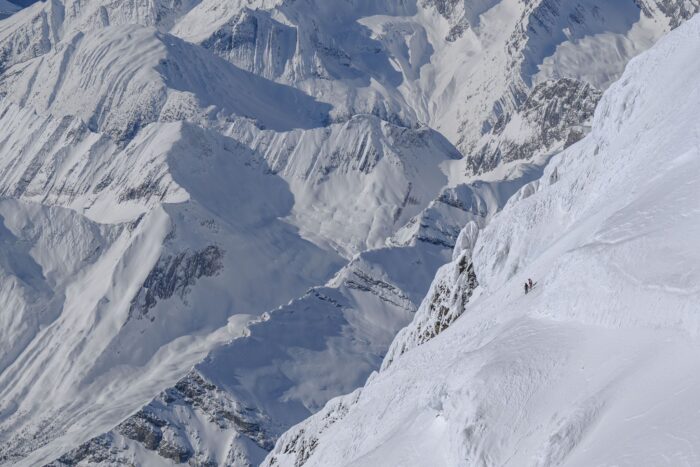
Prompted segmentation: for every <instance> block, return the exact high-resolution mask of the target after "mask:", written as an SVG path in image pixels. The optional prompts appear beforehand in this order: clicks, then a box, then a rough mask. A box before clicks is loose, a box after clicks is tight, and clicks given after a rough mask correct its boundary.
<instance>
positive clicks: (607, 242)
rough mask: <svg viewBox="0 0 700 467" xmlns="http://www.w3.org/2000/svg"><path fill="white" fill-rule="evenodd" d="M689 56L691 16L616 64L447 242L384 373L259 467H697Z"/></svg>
mask: <svg viewBox="0 0 700 467" xmlns="http://www.w3.org/2000/svg"><path fill="white" fill-rule="evenodd" d="M699 53H700V19H694V20H691V21H690V22H689V23H687V24H686V25H684V26H681V27H680V28H679V29H678V30H676V31H675V32H673V33H671V34H670V35H669V36H668V37H666V38H664V39H663V40H662V41H661V42H660V43H659V44H657V45H656V46H655V47H653V48H652V50H650V51H649V52H647V53H645V54H644V55H643V56H641V57H639V58H637V59H635V60H633V61H632V62H631V63H630V64H629V65H628V67H627V70H626V71H625V73H624V75H623V76H622V78H621V79H620V80H619V81H618V82H617V83H615V84H614V85H613V86H612V87H611V89H610V90H609V91H608V92H607V93H606V94H605V95H604V96H603V99H602V101H601V103H600V106H599V108H598V110H597V111H596V116H595V119H594V122H593V130H592V133H591V134H590V136H588V137H587V138H585V139H584V140H583V141H582V142H580V143H579V144H577V145H575V146H573V147H571V148H570V149H569V150H567V151H565V152H564V153H562V154H560V155H558V156H555V157H554V159H553V160H552V162H551V163H550V164H549V166H548V167H547V169H546V171H545V174H544V176H543V177H542V179H541V180H540V181H539V182H536V183H534V184H532V185H530V186H527V187H525V188H524V189H523V191H522V194H521V196H518V197H516V198H514V199H513V200H512V201H511V202H510V203H509V205H508V206H507V207H506V208H505V209H504V211H502V213H501V214H499V215H497V216H496V218H495V219H494V220H493V222H491V223H490V225H489V226H488V227H486V229H485V230H484V231H483V232H482V233H481V235H479V238H478V240H476V243H475V245H474V246H473V249H472V247H471V245H470V244H469V242H464V243H462V244H461V245H459V246H458V247H457V250H456V251H455V261H454V263H452V264H450V265H447V266H445V267H444V268H443V269H442V270H441V272H440V273H439V275H438V277H437V278H436V281H435V283H434V284H433V288H432V289H431V293H429V294H428V297H427V298H426V300H425V301H424V302H423V305H421V309H420V310H419V311H418V319H417V320H416V321H414V323H413V324H412V325H411V326H410V327H409V328H407V332H403V333H402V334H401V335H400V336H399V337H398V338H397V340H396V341H395V342H394V347H398V350H397V351H396V352H394V353H392V358H393V360H392V361H385V368H384V369H383V371H381V372H380V373H379V374H376V375H374V376H373V377H372V378H370V380H369V381H368V383H367V385H366V386H365V387H364V388H362V389H360V390H358V391H356V392H354V393H353V394H351V395H349V396H345V397H342V398H339V399H335V400H333V401H331V402H329V404H328V405H327V406H326V407H325V409H323V410H322V411H321V412H320V413H319V414H317V415H316V416H314V417H312V418H311V419H310V420H309V421H306V422H304V423H302V424H300V425H298V426H297V427H295V428H294V429H292V430H291V431H289V432H288V433H287V434H285V435H284V436H283V437H282V438H281V439H280V441H279V442H278V443H277V446H276V447H275V450H274V451H273V452H272V453H271V455H270V456H269V457H268V458H267V460H266V465H296V466H299V465H306V466H312V465H318V466H327V465H354V466H370V465H371V466H389V465H402V466H426V465H435V466H437V465H445V466H448V465H449V466H457V465H464V466H474V465H484V466H485V465H499V466H528V465H532V466H553V465H567V466H591V465H626V466H643V465H649V466H658V465H669V466H670V465H673V466H678V465H697V464H698V463H700V456H699V455H698V448H699V447H700V422H699V420H698V417H697V412H698V410H700V405H699V404H698V400H697V397H696V394H697V391H698V389H699V388H700V376H699V371H698V370H700V352H699V351H700V340H699V339H698V336H699V332H700V308H699V305H698V304H699V303H700V288H699V287H698V284H699V283H700V267H699V266H698V265H699V264H700V249H699V248H698V246H697V240H696V239H697V238H700V237H699V235H700V137H699V136H698V135H700V120H699V119H698V116H697V108H698V106H699V105H700V93H698V86H697V76H698V73H700V66H699V65H698V62H697V60H695V58H696V57H697V56H698V54H699ZM465 232H466V231H465ZM469 266H473V269H471V268H470V267H469ZM470 271H471V274H470ZM470 276H471V279H472V280H467V279H469V278H470ZM528 277H531V278H533V279H534V280H535V281H536V283H537V284H536V287H535V289H534V291H532V292H531V293H530V294H528V295H525V294H524V293H523V283H524V282H525V280H526V279H527V278H528ZM441 315H442V316H447V315H455V316H456V317H457V318H456V319H454V320H452V321H451V322H447V323H446V324H447V326H439V325H435V326H433V327H431V330H433V331H436V332H434V333H433V336H431V337H430V338H428V339H424V340H423V341H422V342H419V343H416V342H415V339H413V336H415V335H417V334H416V332H411V331H419V330H420V328H419V326H421V325H423V326H424V325H425V323H426V322H431V320H432V322H438V321H439V320H438V318H439V317H440V316H441ZM460 315H461V316H460ZM450 324H451V325H450ZM423 329H425V328H423ZM416 344H418V345H416ZM401 347H403V348H404V349H403V350H404V352H403V354H402V355H400V354H401V351H400V350H401Z"/></svg>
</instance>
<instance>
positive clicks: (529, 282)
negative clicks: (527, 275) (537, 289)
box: [527, 279, 535, 290]
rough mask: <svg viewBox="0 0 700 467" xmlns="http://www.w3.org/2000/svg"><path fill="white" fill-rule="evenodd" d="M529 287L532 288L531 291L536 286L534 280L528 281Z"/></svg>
mask: <svg viewBox="0 0 700 467" xmlns="http://www.w3.org/2000/svg"><path fill="white" fill-rule="evenodd" d="M527 285H529V286H530V290H532V288H533V287H534V286H535V284H533V283H532V279H528V280H527Z"/></svg>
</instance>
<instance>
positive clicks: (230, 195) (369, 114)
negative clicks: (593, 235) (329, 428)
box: [0, 0, 693, 465]
mask: <svg viewBox="0 0 700 467" xmlns="http://www.w3.org/2000/svg"><path fill="white" fill-rule="evenodd" d="M433 3H434V2H421V3H418V2H415V3H414V2H404V1H393V0H392V1H387V2H369V1H357V0H353V1H348V2H340V3H339V2H317V1H297V2H290V1H253V2H248V1H246V2H238V1H234V2H222V1H221V0H204V1H202V2H197V1H180V0H134V1H126V2H124V1H111V0H89V1H84V0H81V1H73V0H65V1H64V0H51V1H47V2H42V3H37V4H35V5H33V6H31V7H29V8H26V9H24V10H22V11H20V12H18V13H17V14H15V15H13V16H12V18H10V19H8V20H6V21H2V22H0V50H1V51H2V52H1V53H2V67H0V70H2V75H1V76H0V83H1V89H0V90H1V91H2V96H3V97H2V103H0V119H1V120H2V125H1V127H2V128H3V130H2V131H0V168H1V169H0V193H1V194H2V196H3V197H4V198H9V200H8V204H7V206H13V207H12V212H10V211H9V210H10V208H9V207H8V208H6V209H7V211H5V213H4V214H3V218H4V220H3V225H4V226H5V229H6V230H7V232H5V230H3V231H2V235H1V238H3V242H4V243H3V245H6V248H5V249H3V251H2V254H0V258H1V259H2V262H0V271H2V273H1V274H2V276H3V287H4V289H3V290H4V291H3V292H2V294H3V295H2V297H3V299H4V302H3V303H8V304H11V306H8V307H7V308H4V309H3V314H2V318H1V319H2V323H3V324H7V327H6V329H8V331H3V332H5V334H3V336H2V337H3V338H6V339H7V340H6V341H4V342H3V345H4V347H3V348H2V350H3V351H4V352H7V354H6V355H7V358H5V359H4V360H2V365H3V367H4V369H0V372H1V373H0V438H2V439H3V441H6V442H4V443H3V445H2V447H1V448H0V463H7V464H19V465H33V464H36V463H41V462H46V461H50V460H53V459H55V458H56V457H57V456H59V455H60V454H62V453H65V452H68V451H71V453H70V455H68V457H66V458H65V459H76V458H77V457H76V451H75V448H76V446H80V445H81V443H83V442H85V441H86V440H90V439H92V441H90V442H89V443H88V445H82V446H80V447H79V448H78V450H77V451H78V454H80V455H85V456H86V457H83V458H81V459H82V462H83V463H86V462H88V460H89V459H91V458H92V457H90V456H93V455H96V456H99V455H100V452H102V450H103V448H104V449H108V450H109V449H111V448H112V447H121V446H126V447H127V448H128V449H127V451H125V452H123V453H122V454H123V456H125V458H128V459H132V461H133V462H135V463H137V464H150V463H156V462H161V463H162V462H165V463H172V462H175V461H176V460H178V459H181V458H182V456H190V457H188V459H200V460H201V459H204V460H206V459H209V458H211V459H214V460H215V462H219V463H224V464H226V463H229V462H230V459H229V458H227V456H228V455H229V454H231V455H235V456H236V459H237V460H238V461H240V462H241V463H245V462H249V461H251V460H259V459H261V458H262V456H263V455H264V452H263V451H264V450H265V449H269V448H270V447H271V445H272V443H273V441H274V439H275V438H276V437H277V436H278V435H279V434H280V433H281V432H282V431H283V430H285V429H286V428H288V427H289V425H291V424H293V423H297V422H298V421H300V420H301V419H302V418H303V417H306V416H308V415H309V414H310V413H311V412H314V411H316V410H318V409H319V408H320V407H321V406H323V404H324V403H325V401H326V400H327V399H328V398H330V397H333V396H335V395H337V394H340V393H343V392H348V391H350V390H352V389H353V388H355V387H357V386H359V385H360V384H361V383H362V382H363V381H364V380H365V378H366V376H367V375H368V374H369V373H370V372H371V371H372V370H373V369H376V368H378V366H379V364H380V361H381V359H382V357H383V356H384V353H385V352H386V349H387V348H388V345H389V343H390V341H391V339H392V337H393V334H394V333H395V332H396V330H398V329H399V328H400V327H401V326H403V325H404V324H405V323H406V322H407V321H408V319H409V318H410V313H412V312H413V311H414V310H415V309H416V308H417V305H418V303H419V301H420V299H421V298H422V297H423V295H424V294H425V292H426V291H427V289H428V285H429V281H430V279H431V278H432V276H433V275H434V272H435V269H436V268H437V267H438V266H439V265H440V264H441V263H442V262H444V261H446V260H447V259H449V254H447V250H448V249H450V248H451V247H452V246H453V244H454V242H455V241H456V240H457V234H458V231H459V228H460V227H461V225H462V224H463V223H465V222H468V221H475V223H476V224H477V226H480V227H481V226H483V225H485V224H486V223H487V222H488V220H489V219H491V217H492V215H493V213H494V212H495V211H496V210H498V209H500V208H501V207H502V205H503V204H504V203H505V201H506V199H507V198H508V197H509V196H511V195H512V194H513V193H514V192H515V191H516V190H517V188H518V187H519V186H520V185H521V184H524V183H528V182H530V181H531V180H532V179H533V178H536V177H537V176H539V174H540V173H541V169H540V168H538V166H537V164H539V163H540V162H541V161H544V160H546V158H547V156H548V155H550V153H551V152H553V151H556V150H558V149H560V148H561V147H563V146H565V145H566V144H568V142H570V141H573V140H574V139H576V138H578V135H579V133H580V132H581V130H583V131H587V128H586V124H587V121H588V119H589V117H590V112H591V110H592V107H593V106H594V105H595V102H596V100H597V96H598V92H597V91H596V90H595V89H594V88H593V87H591V86H588V85H586V84H585V83H593V86H599V87H603V86H604V85H605V83H607V82H608V81H609V80H610V78H611V76H616V73H618V72H619V70H621V68H622V66H623V65H624V63H625V62H626V61H627V59H628V58H629V57H630V56H632V55H634V54H636V53H637V52H639V51H641V50H643V49H644V48H646V47H648V46H649V45H650V44H651V42H652V41H653V40H654V39H655V38H656V37H658V35H659V34H661V32H663V31H665V30H666V29H667V28H668V27H670V26H671V25H674V24H675V23H676V22H678V20H680V19H682V18H684V17H685V16H687V15H688V14H690V13H691V12H692V11H693V8H692V5H691V4H690V3H686V4H684V6H683V7H681V6H680V3H676V2H659V3H658V4H657V3H648V4H647V5H645V7H644V8H645V10H644V11H645V12H646V13H647V14H648V15H649V17H647V16H643V17H642V16H641V13H640V11H641V10H640V9H639V8H637V7H636V6H631V3H630V4H624V5H622V4H620V5H618V4H614V5H610V4H609V2H603V3H600V2H593V1H590V2H583V3H584V6H585V7H586V8H587V10H586V11H587V13H586V14H584V15H583V16H582V17H581V18H583V19H585V21H583V22H582V23H581V24H578V23H576V26H575V27H574V29H573V31H574V34H573V35H572V36H571V37H567V34H568V33H564V34H563V35H562V34H560V32H562V31H566V28H568V27H570V26H571V27H573V26H572V24H571V21H574V20H572V19H571V16H570V15H569V14H570V13H571V12H572V11H573V10H575V6H574V5H573V3H575V2H544V1H541V2H531V3H525V2H519V1H515V0H504V1H502V2H495V1H494V2H490V1H486V2H469V3H468V4H467V3H464V5H463V6H460V5H459V2H451V3H450V4H451V6H449V5H447V3H439V4H433ZM579 3H580V2H579ZM595 6H598V7H599V8H600V9H601V10H600V12H599V13H600V14H594V13H595ZM601 12H602V13H601ZM545 13H546V14H545ZM596 15H597V16H596ZM613 18H614V19H616V20H615V21H612V19H613ZM606 19H607V20H609V21H610V22H609V23H606V22H605V20H606ZM540 20H541V21H543V22H542V24H543V25H544V26H542V28H535V29H531V28H530V27H529V25H530V24H531V23H532V24H534V22H535V21H540ZM617 20H619V22H618V21H617ZM537 24H540V23H537ZM467 25H468V26H469V27H467ZM516 30H517V31H518V33H517V34H516V35H515V36H517V40H516V41H515V42H514V45H513V47H506V44H507V43H508V44H509V43H510V42H508V41H510V39H511V36H513V34H514V33H513V31H516ZM515 36H513V37H515ZM535 36H536V37H535ZM591 37H593V38H595V41H597V42H596V44H598V45H599V47H598V48H597V49H595V53H596V54H597V56H601V57H602V56H605V57H607V58H606V60H605V61H604V63H605V66H603V67H602V68H601V69H593V70H589V69H588V68H589V67H588V66H587V65H586V63H587V62H586V60H584V59H576V60H573V61H562V60H561V59H562V57H563V55H562V54H563V52H561V53H560V52H558V50H560V46H561V47H563V48H566V47H569V48H572V50H574V51H580V54H579V55H576V54H575V53H573V52H571V53H569V52H567V53H566V54H565V55H566V56H571V57H579V56H581V57H586V53H588V52H590V51H591V50H592V47H589V46H584V45H581V44H583V43H584V42H585V41H587V40H588V41H590V40H592V39H591ZM448 39H449V40H448ZM514 40H515V39H514ZM595 41H594V42H595ZM618 43H624V44H626V45H625V46H624V47H621V48H620V50H619V51H614V52H615V53H613V52H610V50H611V49H610V47H611V44H612V45H615V44H618ZM606 47H607V48H606ZM563 48H562V49H561V50H564V49H563ZM602 51H608V52H609V53H607V54H603V52H602ZM525 52H527V53H525ZM618 52H619V53H618ZM577 53H578V52H577ZM551 54H554V56H556V57H557V59H558V61H557V60H554V61H552V63H553V64H552V66H551V67H550V69H549V71H541V70H540V68H538V67H539V65H538V64H539V63H540V62H542V63H545V62H547V60H548V59H549V58H550V56H552V55H551ZM552 57H553V56H552ZM552 60H553V59H552ZM231 62H233V63H231ZM484 64H490V65H489V66H484ZM524 64H526V65H527V66H526V67H525V66H524ZM477 69H478V70H483V73H481V74H478V75H477V74H474V73H473V70H477ZM523 70H525V71H523ZM535 72H537V73H538V74H537V75H536V76H534V75H533V76H530V75H529V74H533V73H535ZM547 73H549V74H550V75H551V76H550V75H548V74H547ZM557 73H558V74H557ZM570 77H573V78H574V79H568V78H570ZM550 78H552V80H550ZM530 81H531V82H530ZM518 83H520V84H518ZM523 83H526V84H523ZM552 83H553V84H552ZM562 83H564V84H563V85H562ZM601 83H603V84H601ZM538 86H539V87H538ZM504 93H506V98H504V99H502V96H503V95H504ZM530 94H531V95H532V96H533V98H532V99H530V100H528V99H525V97H526V96H528V95H530ZM463 96H467V97H466V98H465V99H463V98H462V97H463ZM521 98H523V100H522V102H521ZM494 103H496V105H494ZM579 108H581V110H582V111H580V112H579V111H578V110H579ZM453 114H459V118H455V116H454V115H453ZM467 120H468V122H467ZM460 121H463V122H467V123H466V124H465V125H464V127H463V128H462V129H460V128H458V124H459V122H460ZM484 122H487V123H486V124H484ZM426 123H427V124H428V125H426ZM436 126H439V128H440V129H441V130H442V131H443V132H445V134H446V136H447V138H445V137H444V136H443V135H442V134H441V133H439V132H438V131H436V130H434V129H432V128H431V127H436ZM451 128H452V129H454V131H452V130H451ZM465 135H466V136H465ZM572 135H573V136H572ZM477 136H478V138H479V141H478V144H477V143H474V144H476V146H475V147H482V146H481V145H482V144H483V147H486V148H487V149H488V151H487V152H488V156H489V157H488V158H486V157H484V161H485V162H483V163H481V162H480V163H479V164H475V165H473V167H472V169H470V172H479V171H482V170H485V169H487V168H491V167H496V166H498V169H497V170H496V171H494V172H493V173H491V174H489V175H488V177H487V181H488V182H489V183H486V184H478V183H474V182H475V179H473V178H469V179H468V178H466V177H465V165H464V164H466V162H465V161H459V160H457V159H456V158H457V157H459V155H460V154H459V152H458V151H457V150H456V149H455V147H454V146H453V143H456V142H459V141H461V143H459V144H460V147H461V148H462V149H463V148H464V147H467V146H466V144H467V142H468V141H472V140H474V141H476V140H475V138H477ZM448 140H449V141H452V143H450V142H449V141H448ZM472 142H473V141H472ZM470 144H471V143H470ZM499 151H500V153H499ZM502 154H503V155H502ZM535 155H536V160H535V165H534V166H529V165H528V164H524V165H522V166H519V165H518V166H519V167H525V169H524V171H523V172H522V173H516V174H505V173H504V171H503V169H504V168H505V167H509V166H510V165H509V164H504V161H506V160H511V159H512V160H516V159H519V158H522V157H527V158H529V157H533V156H535ZM468 156H469V158H470V159H469V160H472V161H473V160H475V159H474V156H473V154H471V153H470V154H468ZM516 165H517V164H516ZM528 167H529V168H528ZM503 179H505V180H503ZM528 189H529V190H532V189H534V185H530V186H529V188H528ZM528 193H529V192H528ZM523 196H524V192H523V193H520V194H519V195H518V197H519V198H521V197H523ZM3 202H4V201H3ZM9 203H14V204H9ZM65 208H68V210H66V209H65ZM37 213H44V214H41V215H40V214H37ZM41 216H44V217H42V219H43V220H41V221H39V220H37V219H39V218H40V217H41ZM37 225H39V226H40V227H36V226H37ZM35 230H39V231H42V232H46V234H47V235H48V237H46V238H43V237H40V236H39V237H37V236H36V234H35V233H34V232H35ZM67 239H69V240H70V242H68V241H67ZM389 239H391V240H389ZM463 240H465V238H464V237H463V238H462V239H461V240H460V242H461V241H463ZM387 241H388V243H387ZM36 242H39V243H36ZM42 242H43V243H42ZM32 245H34V246H32ZM36 245H39V246H36ZM385 246H386V248H385ZM71 249H73V250H75V251H72V250H71ZM367 249H373V250H371V251H367ZM67 250H71V251H67ZM88 251H90V253H89V254H88ZM338 253H339V254H341V255H342V256H344V257H345V259H344V260H341V258H339V257H338ZM358 255H359V256H358ZM346 260H348V261H349V264H347V266H346V267H345V268H344V269H342V271H341V272H340V273H339V274H337V275H336V276H335V279H334V280H333V281H331V282H327V281H328V279H329V278H330V277H331V275H332V274H333V273H334V272H335V271H337V270H338V268H340V267H341V265H342V264H344V263H345V262H346ZM63 263H65V264H66V266H61V265H62V264H63ZM69 266H70V267H69ZM64 267H65V269H63V268H64ZM321 284H325V286H320V285H321ZM310 287H312V289H311V292H309V293H307V294H305V291H307V290H309V288H310ZM314 291H315V292H316V293H319V294H320V295H315V294H314ZM319 291H320V292H319ZM323 297H332V298H333V300H334V301H335V302H336V303H337V304H340V306H341V307H340V308H338V307H337V306H336V305H335V304H334V303H332V302H329V301H328V300H325V299H323ZM290 300H292V302H291V303H290V304H289V305H286V306H284V304H285V303H289V301H290ZM281 305H282V308H278V307H280V306H281ZM271 310H276V311H273V312H271ZM263 312H270V315H269V316H270V318H269V319H268V320H267V321H264V322H259V323H257V324H256V325H254V326H251V330H250V336H249V337H248V338H246V339H238V338H239V337H241V336H242V335H244V334H246V333H248V331H247V330H246V325H247V323H248V322H249V321H251V320H252V321H257V320H259V318H260V314H261V313H263ZM319 316H324V317H327V319H328V323H327V324H328V325H327V326H324V325H323V324H324V323H323V322H319V321H318V317H319ZM443 322H444V321H443ZM291 329H296V330H297V332H296V333H294V334H287V333H285V330H291ZM260 349H263V350H266V351H267V350H269V352H268V353H264V352H260ZM258 353H260V354H261V358H260V359H254V358H253V357H251V355H253V356H255V355H257V354H258ZM206 355H208V356H209V358H210V360H208V362H209V363H207V361H204V362H202V363H201V364H198V362H201V360H202V358H204V356H206ZM263 356H264V357H265V358H262V357H263ZM249 362H255V365H253V364H252V363H249ZM193 366H196V371H195V372H192V368H193ZM205 368H206V371H205V370H204V369H205ZM268 376H269V377H270V378H272V379H273V380H276V381H281V383H280V385H279V386H274V387H267V386H265V385H264V384H262V383H260V381H265V377H268ZM260 386H263V387H262V388H260ZM276 388H277V389H279V393H276V392H275V389H276ZM192 391H194V392H192ZM199 392H202V393H204V394H206V397H205V396H202V397H200V396H197V397H193V396H192V395H191V394H195V395H196V394H197V393H199ZM190 393H191V394H190ZM158 394H161V395H160V396H157V395H158ZM163 394H165V395H163ZM168 394H169V395H168ZM149 401H150V402H149ZM248 409H250V410H248ZM221 411H223V412H222V413H223V415H222V413H219V412H221ZM152 413H155V414H156V415H157V416H158V417H160V419H162V420H165V421H166V422H167V423H166V424H162V422H161V421H160V419H149V418H148V417H150V414H152ZM226 414H228V415H226ZM231 414H233V415H231ZM220 415H221V416H220ZM229 416H230V418H227V417H229ZM222 417H223V418H222ZM236 417H238V418H240V420H237V418H236ZM144 420H145V421H144ZM212 420H213V421H212ZM250 424H252V425H255V426H257V427H258V428H255V427H253V426H251V425H250ZM142 428H143V429H144V430H146V431H145V432H144V431H141V429H142ZM100 433H106V434H105V435H104V436H106V437H111V438H110V439H111V441H108V440H107V439H106V438H105V437H99V438H95V436H96V435H98V434H100ZM125 433H126V434H125ZM144 433H152V434H153V436H152V437H151V436H150V435H148V436H145V435H144ZM159 433H160V434H159ZM159 436H160V438H159ZM163 440H164V441H163ZM231 440H233V441H231ZM144 442H145V444H144ZM110 443H112V444H110ZM161 444H162V445H161ZM229 444H231V445H233V446H234V448H233V449H228V446H229ZM85 446H87V447H85ZM183 446H184V448H185V449H180V448H182V447H183ZM81 453H82V454H81ZM71 456H72V457H71ZM78 457H79V456H78ZM95 459H96V458H95ZM108 459H112V461H114V462H121V461H119V460H116V461H115V460H114V459H113V458H111V457H109V456H107V457H105V458H104V459H103V461H105V462H107V460H108ZM117 459H121V458H120V457H119V456H117Z"/></svg>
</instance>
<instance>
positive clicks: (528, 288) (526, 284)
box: [525, 282, 530, 295]
mask: <svg viewBox="0 0 700 467" xmlns="http://www.w3.org/2000/svg"><path fill="white" fill-rule="evenodd" d="M529 291H530V285H529V284H528V283H527V282H525V295H527V293H528V292H529Z"/></svg>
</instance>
